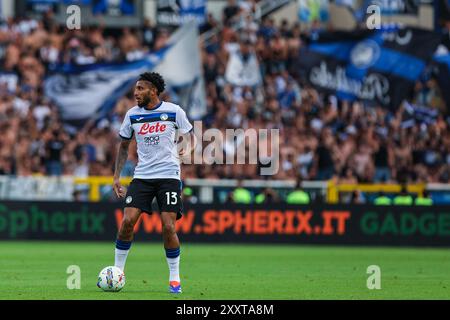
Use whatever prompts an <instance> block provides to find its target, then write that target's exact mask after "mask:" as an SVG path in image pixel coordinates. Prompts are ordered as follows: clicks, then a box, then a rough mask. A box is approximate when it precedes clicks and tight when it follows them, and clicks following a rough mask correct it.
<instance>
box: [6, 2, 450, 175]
mask: <svg viewBox="0 0 450 320" xmlns="http://www.w3.org/2000/svg"><path fill="white" fill-rule="evenodd" d="M245 3H246V4H250V5H247V6H243V7H238V5H237V4H236V3H235V2H233V1H230V2H229V5H228V6H227V7H226V8H225V10H224V13H223V20H222V21H220V22H219V21H216V20H215V19H214V17H213V16H212V15H211V14H209V15H208V23H207V24H206V25H205V26H204V27H203V28H202V31H207V30H210V29H212V28H214V27H215V26H217V25H218V24H223V26H224V27H223V29H222V31H221V32H220V33H219V34H217V35H215V36H213V37H212V38H211V39H210V41H208V43H207V45H204V46H203V48H202V63H203V68H204V70H203V71H204V77H205V83H206V95H207V114H206V116H205V117H204V118H203V119H202V121H203V127H204V128H205V129H207V128H217V129H220V130H225V128H244V129H246V128H255V129H263V128H267V129H271V128H278V129H280V170H279V171H278V173H277V174H276V175H275V176H271V177H270V179H293V178H299V179H301V180H327V179H335V180H336V181H337V182H342V183H354V182H392V181H397V182H409V183H413V182H445V183H448V182H450V124H449V121H448V118H446V116H447V114H446V113H445V112H444V110H445V109H446V107H445V105H444V103H443V100H442V97H441V95H440V93H439V89H438V86H437V83H436V81H434V80H433V79H427V80H424V81H420V82H417V84H416V87H415V93H414V96H412V97H411V100H410V101H411V102H412V103H419V104H425V105H426V106H427V107H429V108H433V109H437V110H439V115H438V116H437V118H436V119H435V121H434V122H433V123H430V124H428V125H424V124H422V125H413V126H407V127H406V126H403V125H402V121H403V117H404V108H403V107H399V108H398V110H397V111H396V112H391V111H389V110H386V109H383V108H382V107H372V106H370V107H369V106H366V105H364V103H362V102H358V101H357V102H348V101H341V100H338V99H337V98H336V97H334V96H327V95H322V94H319V92H317V91H316V90H315V89H314V88H312V87H310V86H308V85H306V84H304V83H299V82H298V81H297V80H296V79H295V78H294V76H293V75H294V72H293V70H294V68H295V61H296V59H297V58H298V55H299V54H298V52H299V49H300V48H301V47H302V45H303V40H302V37H301V35H303V36H305V35H307V34H308V33H310V32H314V31H317V29H318V28H321V27H322V26H320V25H313V26H312V28H309V29H304V28H303V27H302V26H301V25H300V24H299V23H294V24H289V23H288V22H287V21H283V22H282V23H281V24H279V25H277V24H276V23H275V22H274V20H273V19H270V18H266V19H264V20H263V22H262V23H261V24H258V23H255V22H254V21H253V20H252V19H250V18H247V17H246V12H248V10H252V7H253V5H252V3H251V2H245ZM53 21H54V19H52V15H51V12H49V13H48V14H47V16H46V17H45V18H43V19H42V20H40V21H37V20H33V19H29V18H16V19H12V18H11V19H9V20H8V21H3V22H2V23H1V24H0V69H1V73H0V134H1V136H2V138H1V141H0V174H3V175H19V176H27V175H34V174H40V175H75V176H78V177H85V176H88V175H108V176H111V175H112V174H113V170H114V168H113V166H114V160H115V155H116V148H117V143H115V142H118V141H119V140H118V139H119V137H118V135H117V132H118V128H119V126H120V124H121V122H122V119H123V117H124V115H125V113H126V111H127V110H128V109H129V108H130V107H132V106H134V105H135V101H134V98H133V93H132V92H130V93H129V94H127V95H126V96H124V97H123V98H122V99H120V101H118V102H117V105H116V106H115V109H114V111H113V113H111V115H110V116H109V117H108V118H105V119H103V120H102V121H99V122H95V123H87V124H86V125H85V126H84V127H83V128H82V129H80V130H77V131H74V130H70V129H67V127H65V126H64V124H63V122H62V121H61V120H60V117H59V113H58V108H57V106H55V105H54V104H53V103H52V101H49V100H48V99H46V98H45V96H44V95H43V81H44V78H45V76H46V75H48V74H49V73H50V72H51V70H52V68H53V67H54V66H55V65H57V64H61V63H65V64H70V63H72V64H79V65H80V64H88V63H94V62H112V61H124V60H126V61H132V60H136V59H139V58H141V57H142V56H143V55H144V54H145V53H146V52H149V51H154V50H158V49H159V48H161V47H163V46H164V44H165V43H166V41H167V39H168V38H169V36H170V31H169V30H165V29H161V28H158V27H156V26H154V25H153V24H152V23H151V22H150V21H147V22H146V23H145V25H144V26H143V27H142V28H141V29H139V30H133V29H130V28H124V29H123V30H120V32H115V33H114V32H111V30H106V29H103V28H101V27H89V28H88V29H87V28H85V29H82V30H81V31H77V30H74V31H68V30H66V29H65V28H63V27H61V26H59V25H57V24H56V23H55V22H53ZM235 23H239V24H240V29H238V30H237V31H236V30H234V29H233V28H232V25H233V24H235ZM232 48H234V49H236V48H239V50H240V51H241V53H242V54H243V55H244V56H248V55H250V54H252V53H253V52H254V53H255V54H256V56H257V58H258V62H259V66H260V71H261V74H262V79H263V87H262V90H261V88H259V89H254V88H251V87H247V86H241V87H239V86H233V85H231V84H229V83H227V81H226V80H225V70H226V66H227V59H228V56H229V52H230V50H231V49H232ZM163 98H164V99H170V96H168V94H165V96H164V97H163ZM132 148H135V144H132ZM136 162H137V155H136V153H135V152H134V150H133V149H132V150H131V151H130V153H129V159H128V161H127V163H126V166H125V168H124V171H123V173H122V175H125V176H131V175H132V173H133V169H134V166H135V165H136ZM183 178H211V179H222V178H241V179H242V178H244V179H256V178H262V177H260V176H259V171H258V164H245V165H237V164H236V165H211V166H196V165H186V166H184V169H183Z"/></svg>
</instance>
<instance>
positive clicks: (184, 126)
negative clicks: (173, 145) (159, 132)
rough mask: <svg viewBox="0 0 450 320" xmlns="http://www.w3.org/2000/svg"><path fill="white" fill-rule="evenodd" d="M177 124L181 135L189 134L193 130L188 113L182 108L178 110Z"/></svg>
mask: <svg viewBox="0 0 450 320" xmlns="http://www.w3.org/2000/svg"><path fill="white" fill-rule="evenodd" d="M176 123H177V127H178V130H179V131H180V132H181V134H185V133H188V132H189V131H191V130H192V124H191V123H190V122H189V120H188V118H187V116H186V112H185V111H184V110H183V109H181V108H180V109H178V112H177V119H176Z"/></svg>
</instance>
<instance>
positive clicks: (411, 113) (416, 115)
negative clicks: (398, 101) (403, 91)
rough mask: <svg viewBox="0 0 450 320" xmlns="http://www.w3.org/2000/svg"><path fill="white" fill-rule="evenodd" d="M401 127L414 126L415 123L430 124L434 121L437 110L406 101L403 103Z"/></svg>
mask: <svg viewBox="0 0 450 320" xmlns="http://www.w3.org/2000/svg"><path fill="white" fill-rule="evenodd" d="M403 106H404V111H403V114H402V122H401V127H402V128H403V129H406V128H411V127H414V126H415V125H416V124H419V125H422V124H425V125H431V124H433V123H435V122H436V120H437V118H438V115H439V110H437V109H433V108H429V107H426V106H419V105H415V104H411V103H409V102H408V101H405V103H404V105H403Z"/></svg>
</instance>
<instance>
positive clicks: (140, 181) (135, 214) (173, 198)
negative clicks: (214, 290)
mask: <svg viewBox="0 0 450 320" xmlns="http://www.w3.org/2000/svg"><path fill="white" fill-rule="evenodd" d="M164 88H165V83H164V79H163V78H162V77H161V75H160V74H158V73H156V72H146V73H143V74H141V75H140V77H139V80H138V81H137V83H136V86H135V90H134V97H135V99H136V102H137V106H134V107H132V108H131V109H129V110H128V112H127V113H126V115H125V118H124V120H123V123H122V126H121V127H120V132H119V135H120V137H121V138H122V141H121V142H120V146H119V152H118V155H117V159H116V164H115V172H114V183H113V188H114V191H115V193H116V195H117V196H118V197H119V198H124V197H125V211H124V218H123V220H122V224H121V226H120V229H119V232H118V235H117V240H116V250H115V266H116V267H119V268H120V269H121V270H122V271H123V270H124V268H125V262H126V259H127V256H128V252H129V249H130V247H131V243H132V240H133V228H134V225H135V224H136V222H137V221H138V219H139V216H140V215H141V213H142V212H145V213H147V214H152V207H151V204H152V201H153V198H154V197H156V199H157V202H158V206H159V209H160V214H161V221H162V232H163V239H164V248H165V250H166V258H167V263H168V265H169V291H170V292H171V293H181V283H180V276H179V263H180V242H179V239H178V236H177V234H176V232H175V221H176V220H177V219H180V218H181V217H182V208H183V206H182V203H181V180H180V158H182V157H184V156H186V155H189V154H190V153H191V152H192V150H193V149H194V148H195V144H196V138H195V136H194V134H193V131H192V129H193V127H192V125H191V123H190V122H189V120H188V119H187V116H186V113H185V111H184V110H183V109H182V108H181V107H180V106H178V105H176V104H173V103H170V102H166V101H161V100H160V99H159V95H160V94H161V93H162V92H163V91H164ZM133 135H134V137H135V139H136V142H137V153H138V164H137V166H136V169H135V171H134V176H133V180H132V182H131V184H130V186H129V188H128V190H127V191H125V189H124V188H123V187H122V185H121V184H120V172H121V171H122V168H123V166H124V164H125V161H126V160H127V158H128V147H129V144H130V141H131V139H132V138H133ZM187 141H192V143H190V144H187V143H186V142H187ZM180 146H182V147H180Z"/></svg>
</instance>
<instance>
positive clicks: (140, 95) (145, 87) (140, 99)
mask: <svg viewBox="0 0 450 320" xmlns="http://www.w3.org/2000/svg"><path fill="white" fill-rule="evenodd" d="M155 91H156V88H155V87H154V86H153V85H151V84H150V83H149V82H147V81H138V82H137V83H136V87H135V88H134V98H135V99H136V102H137V105H138V106H139V107H141V108H142V107H146V106H147V105H148V104H149V103H150V102H151V101H153V100H154V98H155V97H154V96H155V94H156V93H155Z"/></svg>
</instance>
